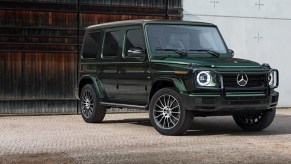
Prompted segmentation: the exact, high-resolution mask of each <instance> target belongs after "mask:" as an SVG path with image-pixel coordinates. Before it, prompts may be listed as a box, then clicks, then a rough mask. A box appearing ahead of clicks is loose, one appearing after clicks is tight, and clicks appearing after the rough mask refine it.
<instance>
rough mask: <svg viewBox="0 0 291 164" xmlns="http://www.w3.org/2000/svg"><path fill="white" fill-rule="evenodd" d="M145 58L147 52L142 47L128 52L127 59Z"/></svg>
mask: <svg viewBox="0 0 291 164" xmlns="http://www.w3.org/2000/svg"><path fill="white" fill-rule="evenodd" d="M145 56H146V54H145V51H144V50H143V49H142V48H140V47H134V48H130V49H129V50H127V57H131V58H144V57H145Z"/></svg>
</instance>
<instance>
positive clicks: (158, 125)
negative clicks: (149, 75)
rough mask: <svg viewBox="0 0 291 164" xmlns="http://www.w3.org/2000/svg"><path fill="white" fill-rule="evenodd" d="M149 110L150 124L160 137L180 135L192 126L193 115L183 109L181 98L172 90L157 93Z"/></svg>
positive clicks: (166, 89) (162, 90) (167, 89)
mask: <svg viewBox="0 0 291 164" xmlns="http://www.w3.org/2000/svg"><path fill="white" fill-rule="evenodd" d="M149 109H150V113H149V115H150V116H149V117H150V121H151V124H152V125H153V126H154V128H155V129H156V130H157V131H158V132H159V133H160V134H162V135H170V136H173V135H181V134H184V133H185V132H186V131H187V130H188V129H189V128H190V126H191V125H192V122H193V114H192V112H191V111H188V110H186V109H185V108H184V105H183V103H182V98H181V96H180V94H179V93H178V92H177V91H176V90H175V89H174V88H163V89H161V90H159V91H157V92H156V93H155V94H154V96H153V97H152V99H151V102H150V106H149Z"/></svg>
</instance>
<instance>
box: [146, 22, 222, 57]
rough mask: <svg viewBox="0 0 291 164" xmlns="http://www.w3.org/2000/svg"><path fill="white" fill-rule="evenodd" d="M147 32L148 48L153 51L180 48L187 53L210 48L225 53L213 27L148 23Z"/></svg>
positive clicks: (220, 39) (219, 37) (218, 35)
mask: <svg viewBox="0 0 291 164" xmlns="http://www.w3.org/2000/svg"><path fill="white" fill-rule="evenodd" d="M147 33H148V40H149V44H150V48H151V50H152V51H155V52H157V51H165V50H181V51H184V52H189V53H203V51H204V53H205V50H210V51H213V52H217V53H227V51H226V47H225V45H224V42H223V40H222V38H221V36H220V34H219V33H218V30H217V29H216V28H215V27H205V26H191V25H160V24H159V25H148V26H147ZM195 50H197V51H196V52H195ZM201 50H203V51H201Z"/></svg>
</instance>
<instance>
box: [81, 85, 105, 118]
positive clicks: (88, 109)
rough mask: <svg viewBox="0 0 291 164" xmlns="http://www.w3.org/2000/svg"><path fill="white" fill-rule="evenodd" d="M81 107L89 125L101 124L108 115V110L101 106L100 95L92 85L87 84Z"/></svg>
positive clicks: (83, 91)
mask: <svg viewBox="0 0 291 164" xmlns="http://www.w3.org/2000/svg"><path fill="white" fill-rule="evenodd" d="M79 107H80V110H81V115H82V117H83V119H84V121H85V122H87V123H99V122H101V121H102V120H103V119H104V117H105V114H106V108H105V107H104V106H102V105H101V104H100V98H99V95H98V94H97V93H96V91H95V89H94V86H93V85H92V84H86V85H85V86H84V87H83V88H82V90H81V94H80V101H79Z"/></svg>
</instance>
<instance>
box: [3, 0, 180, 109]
mask: <svg viewBox="0 0 291 164" xmlns="http://www.w3.org/2000/svg"><path fill="white" fill-rule="evenodd" d="M165 4H166V0H26V1H22V0H7V1H5V0H4V1H0V114H39V113H76V112H77V101H76V99H75V97H74V94H73V88H74V86H75V85H76V82H77V66H78V53H79V50H80V46H81V44H82V39H83V34H84V28H85V27H86V26H89V25H92V24H98V23H104V22H111V21H118V20H129V19H165V14H166V10H165ZM181 4H182V2H181V0H169V12H168V13H169V16H170V19H181V11H182V9H181Z"/></svg>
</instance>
